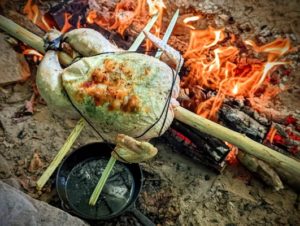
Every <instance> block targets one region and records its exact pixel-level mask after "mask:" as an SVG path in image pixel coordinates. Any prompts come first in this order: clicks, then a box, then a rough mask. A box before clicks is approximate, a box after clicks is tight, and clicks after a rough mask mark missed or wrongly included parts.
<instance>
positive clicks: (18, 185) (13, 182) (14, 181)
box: [2, 177, 21, 190]
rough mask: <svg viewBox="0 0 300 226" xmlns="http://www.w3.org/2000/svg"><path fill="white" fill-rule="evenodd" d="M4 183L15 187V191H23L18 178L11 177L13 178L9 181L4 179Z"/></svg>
mask: <svg viewBox="0 0 300 226" xmlns="http://www.w3.org/2000/svg"><path fill="white" fill-rule="evenodd" d="M2 181H3V182H4V183H6V184H8V185H10V186H12V187H14V188H15V189H18V190H20V189H21V185H20V183H19V181H18V179H16V178H13V177H11V178H7V179H2Z"/></svg>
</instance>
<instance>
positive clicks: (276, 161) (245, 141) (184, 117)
mask: <svg viewBox="0 0 300 226" xmlns="http://www.w3.org/2000/svg"><path fill="white" fill-rule="evenodd" d="M0 19H1V20H0V21H1V23H0V27H1V28H2V29H3V30H5V31H7V32H9V33H10V34H11V35H13V36H15V37H17V38H20V39H21V40H22V41H26V43H28V44H31V45H33V46H36V47H37V48H39V50H42V51H43V49H42V46H43V45H42V41H41V39H37V38H36V37H33V39H34V40H33V41H32V40H30V39H28V37H26V38H24V37H23V35H22V33H20V32H19V29H17V28H16V26H15V25H13V23H12V22H10V21H9V23H8V22H7V19H5V18H4V17H2V16H1V17H0ZM28 33H29V32H28ZM23 34H24V33H23ZM25 35H26V33H25ZM35 41H36V42H35ZM174 112H175V118H176V119H177V120H179V121H181V122H183V123H185V124H187V125H189V126H191V127H193V128H195V129H197V130H199V131H201V132H203V133H205V134H209V135H211V136H214V137H217V138H218V139H221V140H224V141H227V142H229V143H230V144H233V145H235V146H237V147H239V148H240V149H241V150H243V151H244V152H246V153H249V154H251V155H253V156H255V157H257V158H259V159H261V160H263V161H265V162H267V163H268V164H269V165H271V166H273V167H274V168H276V170H278V171H281V172H284V174H285V175H287V176H288V178H300V162H299V161H297V160H295V159H293V158H289V157H287V156H285V155H282V154H281V153H278V152H276V151H274V150H272V149H270V148H268V147H266V146H264V145H262V144H259V143H257V142H255V141H253V140H251V139H250V138H248V137H246V136H245V135H242V134H240V133H237V132H235V131H232V130H230V129H228V128H225V127H223V126H221V125H219V124H217V123H215V122H212V121H210V120H208V119H205V118H203V117H201V116H199V115H196V114H194V113H192V112H190V111H188V110H186V109H184V108H182V107H176V108H175V109H174ZM298 185H300V183H299V184H298Z"/></svg>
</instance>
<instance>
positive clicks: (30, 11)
mask: <svg viewBox="0 0 300 226" xmlns="http://www.w3.org/2000/svg"><path fill="white" fill-rule="evenodd" d="M23 13H24V14H26V15H27V18H28V19H29V20H31V21H32V22H33V23H34V24H36V25H37V26H39V27H40V28H41V29H43V30H44V31H49V30H50V29H51V26H50V25H49V23H48V22H47V20H46V18H45V16H44V15H43V14H42V12H41V11H40V10H39V8H38V6H37V5H36V4H34V3H33V2H32V0H28V1H27V3H26V5H25V6H24V9H23Z"/></svg>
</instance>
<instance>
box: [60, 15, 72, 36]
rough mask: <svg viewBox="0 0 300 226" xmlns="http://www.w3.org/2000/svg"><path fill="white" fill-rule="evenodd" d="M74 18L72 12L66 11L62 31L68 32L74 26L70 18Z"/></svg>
mask: <svg viewBox="0 0 300 226" xmlns="http://www.w3.org/2000/svg"><path fill="white" fill-rule="evenodd" d="M71 18H72V15H71V14H70V13H64V26H63V27H62V29H61V31H60V32H61V33H66V32H67V31H68V30H70V29H71V28H72V25H71V24H70V22H69V20H70V19H71Z"/></svg>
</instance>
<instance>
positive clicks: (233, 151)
mask: <svg viewBox="0 0 300 226" xmlns="http://www.w3.org/2000/svg"><path fill="white" fill-rule="evenodd" d="M225 144H226V145H227V146H228V147H229V149H230V151H229V153H228V155H227V156H226V162H228V163H229V164H230V165H234V164H236V163H237V162H238V159H237V154H238V152H239V149H238V148H237V147H236V146H234V145H232V144H229V143H228V142H225Z"/></svg>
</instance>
